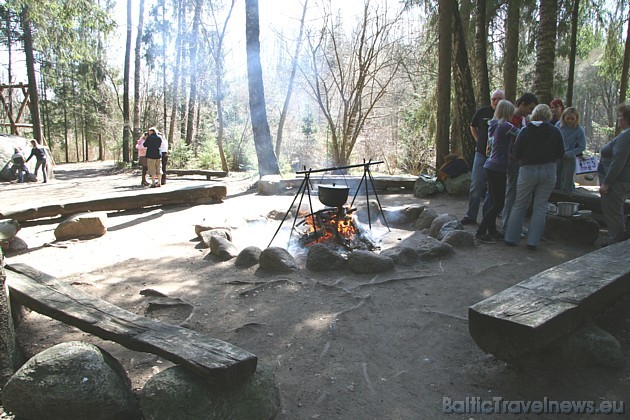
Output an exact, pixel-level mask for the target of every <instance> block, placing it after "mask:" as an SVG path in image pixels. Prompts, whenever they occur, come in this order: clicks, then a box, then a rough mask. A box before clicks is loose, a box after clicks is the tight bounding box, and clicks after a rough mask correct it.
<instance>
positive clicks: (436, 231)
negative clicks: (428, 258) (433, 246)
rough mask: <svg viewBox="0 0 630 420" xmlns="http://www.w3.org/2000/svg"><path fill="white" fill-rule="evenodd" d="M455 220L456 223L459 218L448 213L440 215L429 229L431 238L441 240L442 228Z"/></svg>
mask: <svg viewBox="0 0 630 420" xmlns="http://www.w3.org/2000/svg"><path fill="white" fill-rule="evenodd" d="M453 220H455V221H456V220H457V216H454V215H452V214H448V213H444V214H440V215H439V216H438V217H436V218H435V219H433V221H432V222H431V227H430V228H429V236H432V237H434V238H437V239H440V238H439V236H440V231H441V230H442V227H443V226H444V225H445V224H447V223H448V222H451V221H453ZM462 229H463V226H462Z"/></svg>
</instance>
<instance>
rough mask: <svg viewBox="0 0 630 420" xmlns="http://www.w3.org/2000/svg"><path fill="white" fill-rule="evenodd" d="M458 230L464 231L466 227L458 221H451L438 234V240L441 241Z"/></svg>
mask: <svg viewBox="0 0 630 420" xmlns="http://www.w3.org/2000/svg"><path fill="white" fill-rule="evenodd" d="M456 230H464V225H462V223H461V222H460V221H459V220H457V219H454V220H450V221H448V222H446V223H444V224H443V225H442V227H441V228H440V231H439V232H438V235H437V239H439V240H440V241H441V240H442V239H444V237H445V236H446V234H447V233H449V232H453V231H456Z"/></svg>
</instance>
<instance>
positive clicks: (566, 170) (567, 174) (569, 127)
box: [555, 106, 586, 193]
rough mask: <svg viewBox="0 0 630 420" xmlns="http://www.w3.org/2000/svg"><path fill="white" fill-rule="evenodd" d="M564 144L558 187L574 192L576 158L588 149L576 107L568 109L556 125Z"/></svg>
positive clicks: (558, 170) (558, 169)
mask: <svg viewBox="0 0 630 420" xmlns="http://www.w3.org/2000/svg"><path fill="white" fill-rule="evenodd" d="M556 127H558V129H560V133H561V134H562V140H563V142H564V156H563V157H562V159H559V160H558V162H557V168H556V186H555V188H556V189H558V190H562V191H564V192H570V193H571V192H574V191H575V182H574V180H573V178H574V177H575V158H576V157H578V155H581V154H582V152H583V151H584V150H585V149H586V135H585V134H584V128H582V126H580V114H578V111H577V109H575V108H574V107H572V106H571V107H568V108H567V109H565V110H564V112H563V113H562V118H561V119H560V121H558V123H557V124H556Z"/></svg>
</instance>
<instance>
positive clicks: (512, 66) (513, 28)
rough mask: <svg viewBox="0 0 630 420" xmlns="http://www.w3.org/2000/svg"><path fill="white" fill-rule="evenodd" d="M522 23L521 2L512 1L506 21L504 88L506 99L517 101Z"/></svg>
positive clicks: (509, 4)
mask: <svg viewBox="0 0 630 420" xmlns="http://www.w3.org/2000/svg"><path fill="white" fill-rule="evenodd" d="M520 21H521V0H510V1H509V2H508V6H507V19H506V21H505V56H504V60H505V63H504V64H503V87H504V89H505V99H507V100H509V101H511V102H514V101H516V81H517V76H518V47H519V36H518V34H519V26H520V24H521V23H520Z"/></svg>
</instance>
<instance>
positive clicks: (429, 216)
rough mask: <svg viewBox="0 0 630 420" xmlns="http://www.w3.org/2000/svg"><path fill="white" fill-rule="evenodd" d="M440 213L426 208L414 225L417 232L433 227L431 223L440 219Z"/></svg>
mask: <svg viewBox="0 0 630 420" xmlns="http://www.w3.org/2000/svg"><path fill="white" fill-rule="evenodd" d="M438 216H439V215H438V213H437V212H436V211H435V210H433V209H432V208H426V209H424V211H423V212H422V213H420V215H419V216H418V219H417V220H416V222H415V223H414V229H415V230H422V229H427V228H429V227H431V223H433V221H434V220H435V219H436V218H437V217H438Z"/></svg>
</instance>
